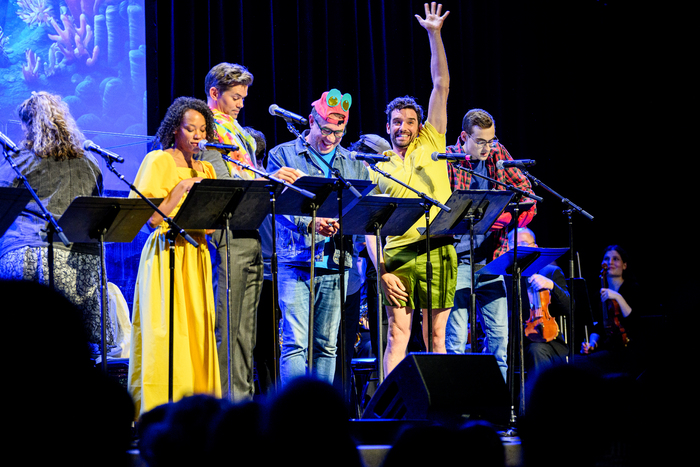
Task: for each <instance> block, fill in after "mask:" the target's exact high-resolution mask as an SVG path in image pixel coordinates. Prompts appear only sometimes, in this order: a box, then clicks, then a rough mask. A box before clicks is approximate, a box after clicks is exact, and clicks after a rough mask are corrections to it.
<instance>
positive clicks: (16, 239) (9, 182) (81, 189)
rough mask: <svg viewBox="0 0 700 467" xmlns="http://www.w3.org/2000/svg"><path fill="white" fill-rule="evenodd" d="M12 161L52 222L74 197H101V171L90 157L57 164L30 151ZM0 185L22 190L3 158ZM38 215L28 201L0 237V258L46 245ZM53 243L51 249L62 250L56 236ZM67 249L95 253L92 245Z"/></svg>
mask: <svg viewBox="0 0 700 467" xmlns="http://www.w3.org/2000/svg"><path fill="white" fill-rule="evenodd" d="M14 162H15V164H16V165H17V167H18V168H19V169H20V171H21V172H22V174H23V175H24V176H25V177H26V178H27V181H28V182H29V185H30V186H31V187H32V189H33V190H34V191H35V192H36V194H37V196H38V197H39V199H40V200H41V202H42V203H43V204H44V206H45V207H46V209H47V210H48V211H49V212H50V213H51V214H53V216H54V218H55V219H56V221H58V220H59V219H60V218H61V215H62V214H63V212H64V211H65V210H66V209H67V208H68V206H69V205H70V203H71V202H72V201H73V199H74V198H76V197H78V196H102V191H103V186H102V172H101V171H100V167H99V165H98V163H97V161H96V160H95V159H94V158H93V157H92V155H90V154H87V153H86V154H84V155H83V157H81V158H77V159H69V160H62V161H57V160H55V159H53V158H41V157H37V156H35V155H34V153H33V152H30V151H26V150H23V151H21V152H20V153H19V154H17V155H16V156H14ZM0 186H4V187H24V184H23V183H22V182H21V181H20V180H19V179H18V178H17V173H16V172H15V171H14V169H13V168H12V167H11V166H10V164H9V163H7V161H6V160H5V159H4V158H2V159H0ZM42 214H43V213H42V211H41V208H40V207H39V206H38V205H37V204H36V202H35V201H34V199H31V200H30V201H29V202H28V203H27V205H26V206H25V208H24V209H23V210H22V212H21V213H20V214H19V216H17V219H15V221H14V223H13V224H12V225H11V226H10V227H9V228H8V229H7V232H5V234H4V235H3V236H2V238H0V257H1V256H3V255H4V254H5V253H7V252H9V251H12V250H15V249H17V248H21V247H24V246H29V247H37V246H44V247H45V246H48V242H47V238H46V221H45V220H44V217H43V215H42ZM53 244H54V247H55V248H60V249H65V246H64V245H63V243H61V241H60V240H59V239H58V237H54V242H53ZM69 248H70V249H71V250H73V251H79V252H82V253H93V254H99V247H98V245H97V244H96V243H73V244H71V246H70V247H69Z"/></svg>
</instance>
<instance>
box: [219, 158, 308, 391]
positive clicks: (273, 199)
mask: <svg viewBox="0 0 700 467" xmlns="http://www.w3.org/2000/svg"><path fill="white" fill-rule="evenodd" d="M221 157H222V159H224V160H225V161H228V162H231V163H233V164H236V165H237V166H239V167H241V168H242V169H245V170H250V171H251V172H253V173H255V174H257V175H259V176H260V177H262V178H265V179H267V180H270V181H271V182H272V184H270V185H268V190H269V193H270V214H271V215H272V222H271V224H272V255H271V258H270V269H271V272H272V308H273V309H272V313H273V319H274V326H273V328H274V330H273V332H274V338H273V342H274V346H275V348H274V355H275V358H274V360H275V363H274V366H275V368H274V372H275V378H274V384H275V390H277V384H278V381H279V345H278V342H279V336H278V334H277V332H278V331H277V329H278V323H279V319H280V316H279V305H278V302H277V300H278V298H277V297H278V292H277V226H276V225H275V217H276V213H275V209H276V208H275V206H276V203H277V199H276V190H275V186H276V185H283V186H285V187H287V188H290V189H292V190H294V191H296V192H297V193H299V194H301V195H303V196H306V197H307V198H310V199H314V198H316V195H315V194H313V193H311V192H310V191H308V190H304V189H303V188H299V187H297V186H294V185H292V184H291V183H288V182H285V181H284V180H282V179H280V178H277V177H273V176H272V175H270V174H269V173H267V172H264V171H262V170H260V169H258V168H255V167H252V166H250V165H249V164H246V163H245V162H241V161H239V160H236V159H233V158H231V157H229V156H228V155H226V154H223V153H222V154H221ZM228 219H229V218H228V217H227V218H226V231H227V232H226V275H227V279H229V280H227V284H229V285H227V286H226V290H227V291H226V297H227V303H226V305H227V310H226V327H227V330H226V332H227V333H229V336H228V342H229V345H228V349H227V352H228V377H229V385H228V387H229V393H230V392H231V335H230V332H231V301H230V297H229V288H230V282H231V281H230V276H229V274H230V272H229V269H228V262H229V261H230V254H231V253H230V249H229V248H230V247H229V242H228V237H229V235H228V230H229V224H228ZM229 399H230V400H233V399H232V398H231V394H229Z"/></svg>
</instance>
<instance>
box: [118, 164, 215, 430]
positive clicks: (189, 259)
mask: <svg viewBox="0 0 700 467" xmlns="http://www.w3.org/2000/svg"><path fill="white" fill-rule="evenodd" d="M202 164H203V166H204V172H198V171H196V170H194V169H190V168H183V167H177V166H176V165H175V161H174V159H173V157H172V156H171V155H170V154H169V153H167V152H165V151H152V152H150V153H148V154H147V155H146V157H145V158H144V160H143V162H142V163H141V167H140V168H139V172H138V174H137V175H136V180H135V181H134V186H136V188H137V189H138V190H139V191H140V192H141V193H143V194H144V195H145V196H147V197H149V198H165V197H166V196H167V195H168V193H169V192H170V191H171V190H172V189H173V188H174V187H175V186H176V185H177V184H178V183H179V182H180V181H181V180H185V179H188V178H192V177H204V178H216V174H215V172H214V168H213V167H212V166H211V164H209V163H208V162H202ZM131 196H135V193H132V194H131ZM185 197H186V196H183V197H182V199H181V200H180V202H179V203H178V205H177V207H176V208H175V209H174V210H173V212H172V213H170V217H174V216H175V214H177V212H178V210H179V209H180V207H181V206H182V203H183V201H184V200H185ZM167 231H168V224H167V223H166V222H162V223H161V224H160V226H159V227H158V228H156V229H155V230H154V231H153V232H152V233H151V235H150V236H149V237H148V240H147V241H146V244H145V245H144V247H143V250H142V251H141V260H140V262H139V270H138V276H137V278H136V289H135V292H134V309H133V316H132V322H133V323H132V332H131V352H130V360H129V391H130V392H131V395H132V397H133V399H134V403H135V404H136V414H137V416H138V415H140V414H142V413H144V412H147V411H148V410H150V409H152V408H153V407H155V406H157V405H160V404H164V403H166V402H168V341H169V334H168V327H169V326H168V323H169V315H170V308H169V306H170V305H169V297H170V295H169V293H170V269H169V268H170V255H169V243H168V240H167V239H166V238H165V234H166V232H167ZM188 233H189V234H190V235H191V236H192V237H193V238H194V239H195V240H196V241H197V243H199V247H198V248H195V247H194V246H192V245H191V244H189V243H188V242H187V241H186V240H184V239H183V238H182V237H181V236H178V237H177V239H176V241H175V289H174V290H175V292H174V302H175V305H174V339H173V349H174V350H173V399H174V400H178V399H181V398H182V397H185V396H187V395H191V394H195V393H205V394H211V395H214V396H217V397H220V396H221V380H220V377H219V364H218V359H217V353H216V337H215V335H214V322H215V311H214V293H213V290H212V272H211V259H210V256H209V251H208V250H207V242H206V239H205V234H204V231H202V230H191V231H190V230H188Z"/></svg>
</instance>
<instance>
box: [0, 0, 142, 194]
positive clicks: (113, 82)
mask: <svg viewBox="0 0 700 467" xmlns="http://www.w3.org/2000/svg"><path fill="white" fill-rule="evenodd" d="M0 28H1V29H0V89H2V93H1V94H0V128H2V130H3V131H6V132H7V134H8V135H9V136H10V137H11V138H12V139H13V140H14V141H16V142H19V141H20V140H21V139H22V131H21V128H20V127H19V122H18V120H17V114H16V109H17V105H18V104H19V103H21V102H22V101H23V100H24V99H26V98H27V97H29V95H30V93H31V92H32V91H39V90H42V91H49V92H53V93H56V94H59V95H61V96H62V97H63V98H64V99H65V101H66V102H67V103H68V105H69V106H70V110H71V113H72V114H73V116H74V117H75V118H76V120H77V121H78V125H79V127H80V128H81V129H82V130H83V133H84V134H85V137H86V138H87V139H90V140H93V141H94V142H95V143H97V144H99V145H100V146H103V147H107V148H110V149H112V150H114V151H115V152H118V153H119V154H121V155H123V156H124V158H125V159H126V162H125V163H124V164H123V165H122V166H120V167H119V170H120V171H121V172H122V173H124V174H125V175H126V176H127V178H133V176H134V175H136V171H137V170H138V168H139V164H140V162H141V159H143V156H144V154H145V151H146V143H147V141H148V137H147V136H146V134H147V125H146V123H147V122H146V108H147V106H146V21H145V12H144V0H123V1H115V0H90V1H86V0H0ZM104 169H105V167H104V166H103V170H104ZM104 179H105V186H106V187H107V188H110V189H117V190H124V189H126V187H125V186H124V185H123V183H122V182H120V181H119V180H118V179H117V178H116V177H115V176H112V175H110V174H107V173H105V177H104Z"/></svg>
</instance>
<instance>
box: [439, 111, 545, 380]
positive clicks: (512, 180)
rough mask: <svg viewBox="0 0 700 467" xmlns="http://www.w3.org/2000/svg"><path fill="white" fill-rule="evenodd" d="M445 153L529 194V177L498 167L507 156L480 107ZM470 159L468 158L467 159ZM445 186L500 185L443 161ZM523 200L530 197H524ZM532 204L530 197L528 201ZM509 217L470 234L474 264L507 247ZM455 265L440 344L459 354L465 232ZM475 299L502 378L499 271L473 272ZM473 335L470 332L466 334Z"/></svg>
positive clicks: (464, 312) (465, 295)
mask: <svg viewBox="0 0 700 467" xmlns="http://www.w3.org/2000/svg"><path fill="white" fill-rule="evenodd" d="M447 152H449V153H461V154H465V155H466V158H465V159H464V160H462V161H460V162H456V163H455V164H458V165H461V166H463V167H465V168H467V169H471V170H474V171H475V172H476V173H477V174H482V175H485V176H487V177H489V178H492V179H494V180H497V181H499V182H503V183H507V184H509V185H513V186H515V187H517V188H520V189H522V190H525V191H527V192H529V193H532V186H531V185H530V181H529V180H528V179H527V177H525V176H524V175H523V174H522V173H521V172H520V170H519V169H516V168H505V169H498V168H497V167H496V163H497V162H498V161H501V160H513V158H512V157H511V156H510V154H508V151H507V150H506V148H505V147H504V146H503V145H502V144H500V143H499V142H498V139H497V138H496V124H495V122H494V119H493V117H492V116H491V115H489V113H488V112H486V111H484V110H481V109H472V110H470V111H469V112H467V113H466V115H465V116H464V119H463V120H462V132H461V134H460V136H459V139H458V140H457V144H456V145H454V146H449V147H448V148H447ZM468 158H471V161H468V160H467V159H468ZM449 172H450V185H451V187H452V190H469V189H475V190H489V189H494V188H495V189H496V190H504V189H505V188H504V187H502V186H500V185H496V186H495V187H494V186H490V185H491V182H489V181H487V180H485V179H483V178H481V177H473V176H472V174H471V173H469V172H465V171H463V170H460V169H458V168H456V167H454V166H453V165H452V164H450V165H449ZM524 201H526V202H530V201H532V200H529V199H526V200H524ZM532 202H533V203H534V201H532ZM535 212H536V209H535V206H534V204H533V206H532V207H531V208H530V209H529V210H527V211H525V212H523V213H522V214H520V217H519V218H518V226H519V227H525V226H527V224H529V223H530V221H531V220H532V218H533V217H534V215H535ZM511 220H512V216H511V214H510V213H507V212H506V213H503V214H501V216H500V217H499V218H498V219H497V220H496V222H495V223H494V224H493V226H492V227H491V231H490V232H489V234H488V235H484V236H477V237H476V238H475V250H474V256H475V261H474V264H476V265H477V268H478V267H479V265H484V264H486V262H489V261H491V260H493V259H495V258H497V257H498V256H500V255H501V254H503V253H504V252H505V251H506V249H507V227H508V226H509V225H510V223H511ZM456 249H457V257H458V260H459V266H458V268H457V271H458V272H457V291H456V293H455V306H454V308H452V312H451V313H450V317H449V319H448V321H447V330H446V346H447V352H448V353H464V351H465V348H466V345H467V334H468V328H467V322H468V319H467V316H468V312H469V308H468V307H469V295H470V289H471V269H470V267H471V261H470V258H469V235H464V236H463V237H462V238H461V242H460V243H459V244H457V245H456ZM475 294H476V299H477V303H478V305H479V311H480V313H479V317H480V321H481V325H482V327H483V328H484V331H485V333H486V338H485V343H484V344H485V347H486V349H487V351H488V352H489V353H492V354H493V355H494V356H495V357H496V361H497V362H498V366H499V368H500V370H501V374H502V375H503V378H504V379H506V370H507V368H508V364H507V347H508V301H507V298H506V287H505V282H504V280H503V276H493V275H487V274H478V275H477V276H476V289H475ZM472 335H474V334H472Z"/></svg>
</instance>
